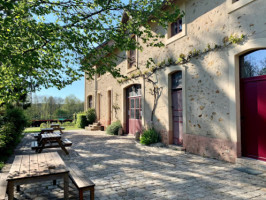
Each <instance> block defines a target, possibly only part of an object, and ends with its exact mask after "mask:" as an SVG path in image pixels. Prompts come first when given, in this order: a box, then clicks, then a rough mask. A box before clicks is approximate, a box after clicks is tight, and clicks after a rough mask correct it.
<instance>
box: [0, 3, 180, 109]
mask: <svg viewBox="0 0 266 200" xmlns="http://www.w3.org/2000/svg"><path fill="white" fill-rule="evenodd" d="M0 2H1V4H0V25H1V29H0V55H1V56H0V66H1V67H0V105H1V104H4V103H7V102H10V101H14V100H17V99H19V98H20V96H21V95H25V94H27V93H28V92H34V91H36V90H40V88H41V87H45V88H49V87H57V88H58V89H61V88H63V87H64V86H66V85H68V84H71V83H72V82H73V81H75V80H77V79H79V78H80V76H81V72H83V71H86V73H87V76H88V77H89V78H92V77H93V75H94V74H95V73H101V74H104V73H105V72H106V71H108V72H110V73H111V74H112V75H113V76H114V77H118V76H121V75H120V71H119V69H117V68H115V66H116V64H115V62H116V60H117V59H119V58H118V57H117V55H115V54H114V53H113V52H114V50H115V49H118V50H120V51H125V50H131V49H142V47H141V46H140V44H139V43H138V41H134V40H130V36H131V35H136V36H138V38H140V40H142V41H143V42H144V43H145V45H149V46H155V47H160V46H162V45H163V44H162V43H161V42H158V41H159V40H158V38H159V37H162V36H160V35H156V34H153V32H152V30H151V24H150V23H148V22H149V21H150V22H156V23H158V24H159V25H161V26H163V27H166V26H167V23H168V22H172V21H174V20H175V19H177V18H178V17H180V16H181V15H182V14H183V13H180V11H179V9H178V8H175V12H171V13H170V12H167V11H166V10H165V9H163V7H162V5H163V3H164V5H172V3H171V2H172V1H171V0H153V1H147V0H130V1H129V2H127V1H125V0H57V1H54V0H0ZM98 46H99V47H101V48H96V47H98ZM85 58H87V59H85ZM103 63H104V65H103ZM74 66H75V67H74ZM94 66H98V67H97V68H94Z"/></svg>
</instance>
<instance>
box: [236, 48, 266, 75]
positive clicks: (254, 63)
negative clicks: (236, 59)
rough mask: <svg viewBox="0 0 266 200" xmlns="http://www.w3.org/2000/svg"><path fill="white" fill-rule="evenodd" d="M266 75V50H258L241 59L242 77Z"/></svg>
mask: <svg viewBox="0 0 266 200" xmlns="http://www.w3.org/2000/svg"><path fill="white" fill-rule="evenodd" d="M262 75H266V50H265V49H264V50H258V51H254V52H252V53H249V54H247V55H244V56H241V57H240V76H241V78H249V77H255V76H262Z"/></svg>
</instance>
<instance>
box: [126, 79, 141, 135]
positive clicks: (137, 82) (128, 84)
mask: <svg viewBox="0 0 266 200" xmlns="http://www.w3.org/2000/svg"><path fill="white" fill-rule="evenodd" d="M136 84H139V85H140V86H141V101H142V102H141V103H142V119H141V124H142V127H144V128H145V127H146V121H145V80H144V78H143V79H138V80H135V81H134V82H131V83H126V84H123V85H122V86H121V87H122V92H121V94H122V96H121V98H122V99H121V100H122V108H121V109H122V112H121V115H122V116H121V119H122V121H121V123H122V127H123V131H124V132H125V133H126V131H127V114H128V110H127V89H128V88H129V87H131V86H132V85H136Z"/></svg>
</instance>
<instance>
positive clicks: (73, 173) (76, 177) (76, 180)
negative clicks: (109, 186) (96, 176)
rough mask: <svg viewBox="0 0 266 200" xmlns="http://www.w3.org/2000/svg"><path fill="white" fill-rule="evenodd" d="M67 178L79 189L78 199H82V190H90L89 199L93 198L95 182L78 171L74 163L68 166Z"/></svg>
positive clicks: (92, 199)
mask: <svg viewBox="0 0 266 200" xmlns="http://www.w3.org/2000/svg"><path fill="white" fill-rule="evenodd" d="M68 169H69V178H70V180H71V181H72V182H73V184H74V185H75V186H76V187H77V189H78V190H79V199H80V200H82V199H83V192H84V191H87V190H90V200H94V186H95V184H94V183H93V182H92V181H91V180H90V179H89V178H85V177H86V176H85V175H84V173H83V172H82V171H80V170H79V169H78V168H77V167H76V166H75V165H73V164H72V165H70V166H68Z"/></svg>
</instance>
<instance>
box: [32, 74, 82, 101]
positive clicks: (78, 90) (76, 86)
mask: <svg viewBox="0 0 266 200" xmlns="http://www.w3.org/2000/svg"><path fill="white" fill-rule="evenodd" d="M84 90H85V88H84V77H82V78H81V79H80V80H79V81H76V82H74V83H73V84H72V85H68V86H66V87H65V88H63V89H61V90H58V89H56V88H49V89H42V90H41V91H39V92H36V93H35V94H36V95H38V96H53V97H61V98H65V97H66V96H69V95H71V94H73V95H75V96H76V97H77V98H79V99H80V100H81V101H84V95H85V91H84Z"/></svg>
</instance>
